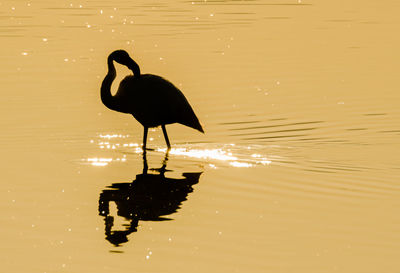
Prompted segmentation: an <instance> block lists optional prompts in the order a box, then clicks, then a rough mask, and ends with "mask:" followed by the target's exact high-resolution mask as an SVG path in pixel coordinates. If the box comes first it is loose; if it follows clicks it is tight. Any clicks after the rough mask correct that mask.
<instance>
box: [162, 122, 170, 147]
mask: <svg viewBox="0 0 400 273" xmlns="http://www.w3.org/2000/svg"><path fill="white" fill-rule="evenodd" d="M161 128H162V131H163V134H164V138H165V142H166V143H167V147H168V151H169V150H171V144H170V143H169V139H168V134H167V129H165V125H164V124H163V125H161Z"/></svg>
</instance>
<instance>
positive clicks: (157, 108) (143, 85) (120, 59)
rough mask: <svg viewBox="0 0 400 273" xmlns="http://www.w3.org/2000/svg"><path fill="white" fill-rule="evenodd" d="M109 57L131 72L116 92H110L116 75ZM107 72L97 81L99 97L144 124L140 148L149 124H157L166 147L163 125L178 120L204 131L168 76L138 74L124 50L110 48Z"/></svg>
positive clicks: (111, 107)
mask: <svg viewBox="0 0 400 273" xmlns="http://www.w3.org/2000/svg"><path fill="white" fill-rule="evenodd" d="M113 61H116V62H117V63H119V64H122V65H125V66H127V67H128V68H129V69H130V70H132V72H133V75H129V76H127V77H125V78H124V79H123V80H122V81H121V83H120V85H119V87H118V91H117V93H116V94H115V95H114V96H113V95H112V94H111V85H112V82H113V81H114V79H115V77H116V71H115V66H114V63H113ZM107 64H108V73H107V75H106V77H105V78H104V80H103V82H102V84H101V92H100V93H101V101H102V102H103V104H104V105H105V106H106V107H107V108H109V109H111V110H114V111H118V112H122V113H126V114H132V115H133V116H134V118H135V119H136V120H137V121H139V122H140V123H141V124H142V125H143V127H144V133H143V151H145V150H146V142H147V132H148V129H149V128H152V127H157V126H160V125H161V128H162V131H163V134H164V138H165V142H166V143H167V147H168V150H169V149H171V144H170V142H169V139H168V134H167V130H166V128H165V125H167V124H172V123H180V124H183V125H186V126H188V127H191V128H193V129H196V130H199V131H200V132H202V133H204V130H203V128H202V127H201V125H200V122H199V120H198V118H197V117H196V114H195V113H194V111H193V109H192V107H191V106H190V104H189V102H188V101H187V99H186V98H185V96H184V95H183V93H182V92H181V91H180V90H179V89H178V88H177V87H175V86H174V85H173V84H172V83H171V82H169V81H168V80H166V79H164V78H162V77H160V76H157V75H152V74H140V68H139V65H138V64H137V63H136V62H135V61H134V60H132V58H131V57H129V54H128V53H127V52H126V51H124V50H116V51H114V52H112V53H111V54H110V55H109V56H108V59H107Z"/></svg>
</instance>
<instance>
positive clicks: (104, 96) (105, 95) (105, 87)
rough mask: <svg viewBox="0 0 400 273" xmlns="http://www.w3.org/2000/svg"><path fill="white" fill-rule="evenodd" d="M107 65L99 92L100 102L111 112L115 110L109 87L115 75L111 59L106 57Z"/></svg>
mask: <svg viewBox="0 0 400 273" xmlns="http://www.w3.org/2000/svg"><path fill="white" fill-rule="evenodd" d="M107 64H108V73H107V75H106V76H105V78H104V80H103V82H102V84H101V92H100V95H101V101H102V102H103V104H104V105H105V106H106V107H107V108H110V109H111V110H116V104H115V101H114V97H113V95H112V94H111V85H112V83H113V81H114V79H115V77H116V75H117V73H116V71H115V66H114V63H113V58H111V57H108V60H107Z"/></svg>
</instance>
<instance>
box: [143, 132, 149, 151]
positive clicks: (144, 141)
mask: <svg viewBox="0 0 400 273" xmlns="http://www.w3.org/2000/svg"><path fill="white" fill-rule="evenodd" d="M148 130H149V128H148V127H144V132H143V146H142V149H143V151H144V152H146V142H147V131H148Z"/></svg>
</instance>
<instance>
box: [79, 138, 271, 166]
mask: <svg viewBox="0 0 400 273" xmlns="http://www.w3.org/2000/svg"><path fill="white" fill-rule="evenodd" d="M98 137H99V138H100V139H99V140H98V141H97V142H96V141H95V140H90V143H95V142H96V145H97V146H98V147H99V148H100V149H110V150H116V151H117V152H118V151H120V152H126V149H132V148H133V149H132V150H130V151H129V152H134V153H136V154H139V153H142V152H143V150H142V147H141V146H142V145H141V144H139V143H132V142H128V143H118V142H116V141H115V140H117V141H118V140H120V139H121V140H122V139H126V138H128V137H129V135H121V134H100V135H98ZM149 140H150V141H153V140H154V138H149ZM187 146H188V145H185V147H174V148H171V150H170V151H169V154H170V155H176V156H183V157H186V158H192V159H200V160H202V161H207V163H208V165H209V166H210V168H213V169H216V168H217V166H218V162H220V163H221V162H225V163H226V164H228V165H229V166H231V167H237V168H250V167H254V166H256V165H263V166H265V165H269V164H271V163H272V161H271V160H270V159H269V158H267V157H266V156H265V155H262V154H259V153H253V154H239V153H237V154H235V151H232V149H233V148H236V149H238V150H240V147H236V145H235V144H233V143H231V144H225V145H222V146H223V147H222V148H218V147H217V148H212V149H211V148H199V147H187ZM236 149H235V150H236ZM245 150H248V151H250V150H251V151H253V148H252V147H250V146H248V147H245ZM155 152H161V153H166V152H167V149H166V148H156V149H155ZM126 161H127V158H126V155H124V156H123V157H122V158H115V159H114V158H102V157H91V158H87V159H85V160H83V162H86V163H90V164H91V165H93V166H100V167H102V166H107V165H109V163H111V162H126ZM211 161H212V162H211Z"/></svg>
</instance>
